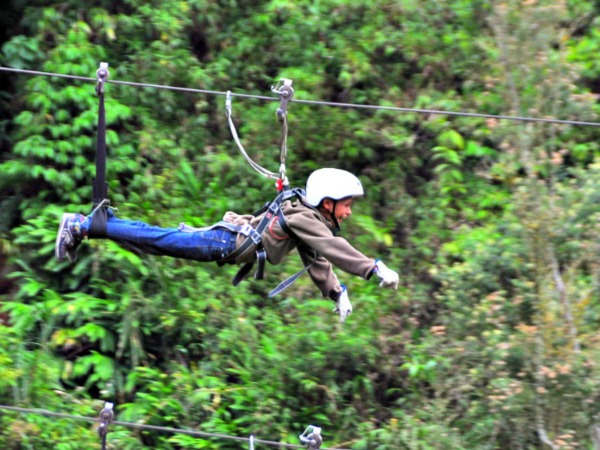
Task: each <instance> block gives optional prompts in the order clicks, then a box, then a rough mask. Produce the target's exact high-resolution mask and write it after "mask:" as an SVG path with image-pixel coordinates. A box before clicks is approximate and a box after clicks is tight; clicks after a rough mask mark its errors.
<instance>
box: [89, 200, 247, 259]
mask: <svg viewBox="0 0 600 450" xmlns="http://www.w3.org/2000/svg"><path fill="white" fill-rule="evenodd" d="M85 226H89V222H88V224H84V227H85ZM106 238H107V239H110V240H112V241H115V242H118V243H120V244H122V245H124V246H125V247H130V248H131V247H132V248H134V249H137V250H139V251H141V252H144V253H148V254H151V255H161V256H172V257H174V258H183V259H192V260H195V261H206V262H207V261H217V260H219V259H221V258H223V257H225V256H226V255H227V254H228V253H230V252H232V251H233V250H234V249H235V241H236V234H235V233H232V232H230V231H228V230H223V229H213V230H203V231H194V232H183V231H179V230H178V229H177V228H161V227H158V226H154V225H149V224H147V223H144V222H140V221H131V220H125V219H119V218H117V217H116V216H115V215H114V213H113V212H112V211H110V210H109V214H108V218H107V222H106Z"/></svg>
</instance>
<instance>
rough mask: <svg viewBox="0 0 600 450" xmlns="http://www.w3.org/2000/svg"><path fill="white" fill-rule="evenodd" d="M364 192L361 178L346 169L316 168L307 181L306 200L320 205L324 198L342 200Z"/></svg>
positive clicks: (313, 204)
mask: <svg viewBox="0 0 600 450" xmlns="http://www.w3.org/2000/svg"><path fill="white" fill-rule="evenodd" d="M364 193H365V192H364V191H363V187H362V184H361V183H360V180H359V179H358V178H356V176H355V175H353V174H351V173H350V172H347V171H345V170H340V169H330V168H327V169H319V170H315V171H314V172H313V173H311V174H310V176H309V177H308V180H307V181H306V201H307V202H308V203H309V205H312V206H319V205H320V204H321V202H322V201H323V199H324V198H331V199H333V200H341V199H343V198H346V197H358V196H361V195H364Z"/></svg>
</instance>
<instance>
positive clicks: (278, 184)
mask: <svg viewBox="0 0 600 450" xmlns="http://www.w3.org/2000/svg"><path fill="white" fill-rule="evenodd" d="M275 186H276V187H277V191H278V192H281V191H283V180H282V179H281V178H279V179H278V180H277V182H276V183H275Z"/></svg>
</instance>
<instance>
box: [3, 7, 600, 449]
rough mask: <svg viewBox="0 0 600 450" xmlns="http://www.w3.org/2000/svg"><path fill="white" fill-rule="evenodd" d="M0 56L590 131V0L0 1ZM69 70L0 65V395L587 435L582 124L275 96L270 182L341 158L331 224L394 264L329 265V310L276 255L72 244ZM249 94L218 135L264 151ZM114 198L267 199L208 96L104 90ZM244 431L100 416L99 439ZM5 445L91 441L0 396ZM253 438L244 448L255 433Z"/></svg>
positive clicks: (597, 341)
mask: <svg viewBox="0 0 600 450" xmlns="http://www.w3.org/2000/svg"><path fill="white" fill-rule="evenodd" d="M1 10H2V14H1V15H0V24H1V27H0V43H1V55H0V65H1V66H3V67H11V68H15V69H27V70H35V71H44V72H51V73H60V74H67V75H74V76H81V77H94V76H95V73H96V69H97V68H98V66H99V63H100V62H102V61H106V62H108V63H109V65H110V78H109V81H110V80H122V81H131V82H139V83H152V84H159V85H166V86H178V87H188V88H195V89H203V90H213V91H219V92H225V91H227V90H231V91H232V92H234V93H240V94H253V95H261V96H269V97H273V98H274V99H276V98H277V96H276V95H275V94H273V93H271V90H270V88H271V86H273V85H275V84H276V83H277V81H279V79H280V78H282V77H285V78H290V79H292V80H293V83H294V84H293V87H294V88H295V99H296V100H321V101H329V102H344V103H354V104H364V105H381V106H396V107H403V108H422V109H433V110H443V111H465V112H473V113H484V114H490V115H509V116H527V117H537V118H558V119H565V120H572V121H585V122H597V123H600V117H599V113H600V107H599V95H600V59H599V58H598V54H599V53H600V2H599V1H598V0H551V1H550V0H525V1H523V0H504V1H495V0H439V1H433V0H427V1H412V0H410V1H409V0H394V1H390V0H372V1H369V2H362V1H351V0H320V1H307V0H298V1H287V0H271V1H250V0H214V1H203V0H189V1H181V0H162V1H159V0H156V1H142V0H124V1H109V0H92V1H85V2H84V1H82V0H66V1H63V2H48V1H41V0H37V1H36V0H32V1H23V0H12V1H10V0H9V1H6V2H4V3H3V4H2V7H1ZM94 87H95V83H94V82H93V81H85V80H76V79H66V78H57V77H48V76H33V75H27V74H21V73H14V72H9V71H0V303H1V305H0V307H1V310H0V311H1V314H2V316H1V317H2V323H3V325H2V326H0V404H2V405H6V406H20V407H25V408H43V409H47V410H50V411H54V412H60V413H64V414H70V415H76V416H86V417H97V416H98V414H99V412H100V410H101V409H102V406H103V405H104V402H105V401H111V402H114V403H115V410H116V418H117V419H118V420H120V421H126V422H135V423H141V424H150V425H159V426H165V427H175V428H181V429H183V428H185V429H191V430H198V431H204V432H209V433H221V434H226V435H231V436H238V437H248V436H250V435H251V434H252V435H254V436H255V437H256V438H259V439H268V440H272V441H279V442H284V443H289V444H296V445H297V444H299V443H300V442H299V440H298V435H299V434H300V433H302V431H303V430H304V429H305V428H306V426H307V425H309V424H313V425H318V426H321V427H322V428H323V432H322V433H323V436H324V439H325V442H324V444H323V447H327V448H330V447H343V448H352V449H369V450H373V449H411V450H416V449H420V450H427V449H482V450H483V449H522V450H530V449H600V390H599V388H600V360H599V357H600V332H599V330H598V328H599V324H600V159H599V158H600V149H599V145H598V141H599V138H600V128H598V127H596V126H590V125H587V126H586V125H567V124H556V123H539V122H538V123H536V122H524V121H513V120H506V119H497V118H487V119H486V118H476V117H464V116H455V115H447V114H435V113H409V112H399V111H389V110H374V109H358V108H340V107H331V106H320V105H312V104H304V103H299V102H296V103H294V102H292V103H290V104H289V106H288V111H289V115H288V120H289V138H288V148H289V150H288V152H289V153H288V161H287V162H288V175H289V177H290V180H291V182H292V184H293V185H297V186H303V185H304V182H305V179H306V177H307V175H308V174H309V173H310V172H311V171H312V170H314V169H316V168H319V167H337V168H342V169H347V170H350V171H352V172H354V173H356V174H357V175H358V176H359V177H360V178H361V180H362V181H363V183H364V186H365V189H366V192H367V194H366V196H365V197H364V199H362V200H360V201H358V202H356V204H355V207H354V215H353V217H352V218H351V219H350V220H349V221H348V222H346V223H344V227H343V230H342V232H343V233H342V234H343V236H344V237H346V238H347V239H348V240H349V241H350V242H352V243H353V244H354V245H355V246H356V247H357V248H358V249H359V250H361V251H363V252H364V253H365V254H367V255H369V256H372V257H374V258H376V257H380V258H382V259H383V260H384V261H386V263H388V265H389V266H390V267H391V268H393V269H395V270H397V271H398V272H399V273H400V275H401V278H400V288H399V290H398V291H397V292H396V291H389V290H383V289H380V288H379V286H378V284H377V282H376V281H375V280H370V281H365V280H362V279H359V278H357V277H354V276H350V275H348V274H344V273H341V272H339V271H338V272H337V273H338V276H339V277H340V279H341V280H342V281H343V282H344V283H346V284H347V285H348V289H349V293H350V300H351V301H352V303H353V305H354V313H353V314H352V315H351V316H350V318H349V319H348V320H347V321H346V323H345V324H343V325H342V324H340V323H339V318H338V317H337V315H336V314H334V313H332V308H333V306H334V305H333V303H332V302H331V301H330V300H327V299H323V298H322V297H321V296H320V293H319V292H318V291H317V289H316V288H315V287H314V286H313V284H312V283H311V281H310V279H309V278H308V277H303V278H301V279H300V280H299V281H298V282H297V283H296V284H294V285H293V286H292V287H291V288H290V289H289V290H287V291H285V292H284V293H283V294H282V295H280V296H278V297H275V298H268V296H267V293H268V292H269V290H270V289H272V288H273V287H274V286H275V285H276V284H277V283H278V282H279V281H280V280H281V279H283V278H284V277H285V276H287V275H290V274H292V273H294V272H295V271H297V270H298V269H299V268H300V267H301V263H300V262H299V259H298V258H297V257H296V256H295V255H293V254H292V255H290V256H289V257H288V259H287V260H286V263H285V264H283V265H280V266H276V267H274V266H269V267H268V275H267V277H266V279H265V280H263V281H257V280H253V279H250V280H248V281H245V282H243V283H242V284H241V285H240V286H239V287H236V288H234V287H233V286H232V285H231V278H232V276H233V275H234V274H235V272H236V270H237V269H236V268H235V267H232V266H227V267H218V266H217V265H216V264H202V263H196V262H191V261H184V260H176V259H172V258H161V257H155V256H144V255H137V254H134V253H132V252H129V251H127V250H125V249H123V248H120V247H119V246H118V245H116V244H114V243H112V242H109V241H104V240H93V241H87V242H84V244H83V245H82V246H81V248H80V251H79V258H78V260H77V262H76V263H75V264H68V263H58V262H57V261H56V260H55V259H54V239H55V236H56V230H57V226H58V221H59V219H60V216H61V214H62V213H63V212H82V213H89V212H90V211H91V196H92V194H91V192H92V191H91V190H92V187H91V186H92V180H93V178H94V174H95V165H94V158H95V145H96V120H97V108H98V97H97V96H96V94H95V91H94ZM277 107H278V102H277V101H265V100H260V99H254V98H242V97H235V98H234V100H233V116H234V120H235V123H236V126H237V127H238V130H239V133H240V137H241V139H242V142H243V143H244V145H245V147H246V149H247V150H248V152H249V153H250V154H251V155H252V156H253V158H255V159H256V160H257V162H259V163H260V164H261V165H263V166H266V167H267V168H269V169H271V170H274V171H277V169H278V167H279V163H278V151H279V139H280V133H281V127H280V124H279V123H278V121H277V118H276V115H275V110H276V108H277ZM106 109H107V122H108V135H107V141H108V175H107V176H108V183H109V196H110V199H111V204H112V205H113V206H115V207H117V208H118V214H119V215H120V216H121V217H125V218H131V219H139V220H143V221H146V222H149V223H152V224H158V225H162V226H175V225H176V224H178V223H179V222H181V221H185V222H186V223H188V224H190V225H194V226H202V225H207V224H211V223H214V222H216V221H218V220H220V219H221V217H222V215H223V214H224V212H225V211H227V210H233V211H237V212H240V213H249V212H251V211H253V210H255V209H257V208H258V207H260V206H261V205H262V204H263V203H264V202H265V201H267V200H269V199H271V198H272V197H273V196H274V194H275V189H274V187H273V183H272V181H269V180H266V179H265V178H261V177H260V176H259V175H257V174H256V173H255V172H254V171H253V170H252V168H251V167H250V166H249V165H248V164H247V163H246V161H245V160H244V159H243V157H242V156H241V155H240V153H239V152H238V149H237V147H236V146H235V143H234V141H233V140H232V137H231V133H230V131H229V128H228V126H227V120H226V116H225V98H224V96H220V95H209V94H202V93H194V92H180V91H171V90H165V89H157V88H141V87H136V86H129V85H121V84H115V83H112V84H111V83H108V84H107V85H106ZM247 445H248V444H247V443H244V442H236V441H230V440H226V439H218V438H208V437H207V438H203V439H201V438H198V437H193V436H187V435H183V434H173V433H158V432H150V431H142V430H136V429H132V428H127V427H122V426H114V427H111V431H110V433H109V435H108V448H109V449H131V450H133V449H150V448H151V449H161V450H167V449H168V450H171V449H173V450H174V449H241V448H247ZM0 447H1V448H5V449H36V450H38V449H60V450H68V449H94V448H96V449H99V448H100V440H99V437H98V435H97V433H96V424H93V423H89V422H85V421H77V420H66V419H57V418H53V417H46V416H43V415H36V414H20V413H16V412H11V411H7V410H0ZM257 447H258V448H264V447H265V446H257Z"/></svg>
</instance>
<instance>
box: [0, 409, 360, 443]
mask: <svg viewBox="0 0 600 450" xmlns="http://www.w3.org/2000/svg"><path fill="white" fill-rule="evenodd" d="M0 410H7V411H14V412H18V413H22V414H39V415H42V416H48V417H57V418H60V419H70V420H82V421H86V422H98V421H99V419H98V418H96V417H85V416H74V415H71V414H65V413H58V412H53V411H48V410H46V409H37V408H35V409H34V408H21V407H19V406H8V405H0ZM111 425H120V426H122V427H127V428H136V429H138V430H148V431H159V432H163V433H173V434H186V435H188V436H193V437H199V438H217V439H228V440H231V441H238V442H248V443H250V442H252V443H253V444H263V445H269V446H273V447H279V448H301V449H303V448H306V447H304V446H302V445H296V444H286V443H283V442H276V441H269V440H265V439H257V438H255V437H254V436H251V437H249V438H245V437H239V436H231V435H227V434H219V433H210V432H207V431H196V430H185V429H180V428H171V427H161V426H158V425H147V424H142V423H132V422H121V421H118V420H113V421H111ZM323 450H349V449H344V448H336V447H328V448H323Z"/></svg>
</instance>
